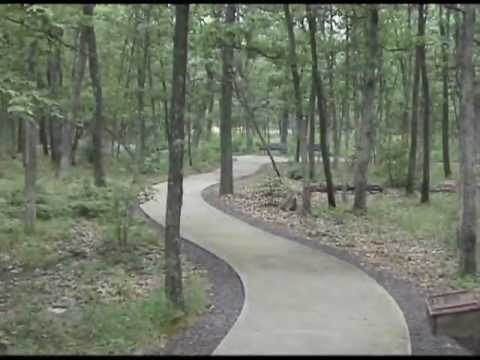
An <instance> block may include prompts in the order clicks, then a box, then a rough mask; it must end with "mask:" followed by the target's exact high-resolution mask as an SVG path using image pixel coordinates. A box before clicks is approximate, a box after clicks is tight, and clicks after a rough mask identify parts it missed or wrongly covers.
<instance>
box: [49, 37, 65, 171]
mask: <svg viewBox="0 0 480 360" xmlns="http://www.w3.org/2000/svg"><path fill="white" fill-rule="evenodd" d="M59 34H60V36H61V35H62V34H63V31H61V30H59ZM49 42H50V44H49V45H50V46H51V47H52V45H51V41H50V40H49ZM61 55H62V54H61V49H60V46H59V45H58V44H56V45H55V46H54V47H53V49H52V52H51V53H50V55H49V58H48V74H47V80H48V86H49V88H50V96H51V97H52V98H53V99H55V100H59V97H60V96H61V87H62V78H63V76H62V57H61ZM49 133H50V155H51V159H52V161H53V164H54V166H55V171H56V174H57V176H58V170H59V166H60V154H61V141H62V122H61V120H60V119H58V118H55V117H53V116H50V117H49Z"/></svg>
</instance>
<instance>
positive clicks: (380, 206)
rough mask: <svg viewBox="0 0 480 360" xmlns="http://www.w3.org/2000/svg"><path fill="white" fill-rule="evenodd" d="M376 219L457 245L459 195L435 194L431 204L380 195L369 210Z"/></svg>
mask: <svg viewBox="0 0 480 360" xmlns="http://www.w3.org/2000/svg"><path fill="white" fill-rule="evenodd" d="M368 217H369V218H370V219H371V220H372V221H384V222H387V223H390V224H392V225H396V226H398V227H399V228H401V229H403V230H405V231H407V232H409V233H410V234H412V235H414V236H416V237H421V238H425V239H432V240H433V241H434V242H438V243H444V244H447V245H449V246H450V247H452V248H455V247H456V218H457V198H456V195H455V194H443V193H438V194H435V195H434V196H433V197H432V199H431V204H429V205H424V204H419V202H418V199H412V198H407V197H403V196H402V197H395V198H394V197H391V196H381V195H376V196H375V200H374V201H372V203H371V205H370V206H369V210H368Z"/></svg>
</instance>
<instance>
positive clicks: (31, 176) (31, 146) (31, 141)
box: [24, 120, 38, 234]
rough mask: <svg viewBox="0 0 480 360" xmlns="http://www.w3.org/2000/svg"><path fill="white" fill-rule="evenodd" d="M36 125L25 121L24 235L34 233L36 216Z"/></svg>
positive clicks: (31, 121)
mask: <svg viewBox="0 0 480 360" xmlns="http://www.w3.org/2000/svg"><path fill="white" fill-rule="evenodd" d="M37 139H38V132H37V125H36V124H35V122H34V121H33V120H27V121H25V154H24V155H25V233H26V234H32V233H33V232H34V231H35V220H36V214H37V210H36V209H37V207H36V190H35V183H36V179H37Z"/></svg>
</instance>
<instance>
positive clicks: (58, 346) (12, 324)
mask: <svg viewBox="0 0 480 360" xmlns="http://www.w3.org/2000/svg"><path fill="white" fill-rule="evenodd" d="M204 286H205V284H204V283H202V282H201V281H200V280H198V279H196V280H192V281H189V282H186V288H185V300H186V304H187V310H186V314H183V313H182V312H180V311H179V310H177V309H175V308H174V307H173V305H171V304H170V303H169V302H168V301H167V300H166V298H165V295H164V292H163V289H157V290H155V291H153V292H152V293H151V294H150V295H149V296H148V297H146V298H142V299H139V300H136V301H131V302H126V303H115V304H108V305H106V304H91V305H89V306H87V307H86V308H85V309H82V311H81V312H74V311H72V312H70V313H69V312H68V311H67V312H65V313H64V314H59V315H57V314H51V313H49V312H48V311H46V310H45V309H42V310H40V311H38V310H39V309H37V308H35V307H34V306H32V305H31V304H30V303H29V302H28V301H26V302H25V305H24V306H23V308H24V311H23V312H16V311H9V312H7V313H6V314H5V315H4V316H2V318H1V319H0V329H1V332H2V333H3V334H4V336H6V337H7V338H15V343H14V344H11V348H12V349H13V350H12V351H11V352H9V353H10V354H24V355H33V354H35V355H40V354H52V355H58V354H88V355H94V354H112V355H117V354H126V353H131V352H136V351H139V350H141V349H142V347H143V346H146V345H151V344H152V343H160V341H161V339H162V338H163V337H164V336H165V335H167V334H169V333H171V332H172V331H174V330H175V329H176V328H177V327H178V326H180V325H181V324H182V321H183V322H184V321H185V319H186V317H185V315H189V316H195V315H196V314H197V313H198V312H199V311H200V310H201V309H203V307H204V306H205V292H204V290H203V289H204ZM13 329H15V330H13ZM13 331H14V332H15V333H13ZM13 345H14V346H13Z"/></svg>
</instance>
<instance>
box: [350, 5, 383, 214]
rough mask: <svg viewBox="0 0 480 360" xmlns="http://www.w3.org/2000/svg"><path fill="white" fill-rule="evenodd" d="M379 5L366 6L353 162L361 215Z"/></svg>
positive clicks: (356, 207)
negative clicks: (366, 16) (357, 125)
mask: <svg viewBox="0 0 480 360" xmlns="http://www.w3.org/2000/svg"><path fill="white" fill-rule="evenodd" d="M378 32H379V31H378V5H376V4H371V5H369V6H368V29H367V32H366V34H367V44H368V45H367V46H368V52H367V53H366V54H365V55H366V56H365V57H366V61H365V65H366V67H365V70H364V74H365V78H364V88H363V104H362V119H361V123H360V133H359V136H358V137H357V140H358V142H357V158H356V161H355V173H354V180H353V181H354V187H355V193H354V199H353V210H354V211H357V212H364V211H366V210H367V192H366V188H367V179H368V178H367V171H368V163H369V162H370V154H371V152H372V146H373V131H374V128H373V123H374V118H375V111H374V106H373V105H374V100H375V85H376V81H377V79H376V71H377V66H378V65H377V62H378V55H379V54H378V51H379V40H378Z"/></svg>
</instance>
